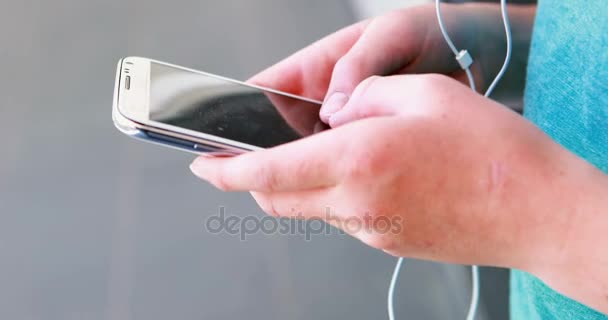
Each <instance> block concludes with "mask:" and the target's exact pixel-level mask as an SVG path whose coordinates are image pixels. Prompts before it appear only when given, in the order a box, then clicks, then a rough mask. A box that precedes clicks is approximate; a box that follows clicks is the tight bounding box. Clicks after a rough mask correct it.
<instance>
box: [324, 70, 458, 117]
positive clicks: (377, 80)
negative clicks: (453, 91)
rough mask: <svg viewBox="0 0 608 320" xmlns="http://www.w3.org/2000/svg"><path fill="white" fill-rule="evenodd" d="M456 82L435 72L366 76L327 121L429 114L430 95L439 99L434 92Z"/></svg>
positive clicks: (442, 90) (430, 106) (430, 105)
mask: <svg viewBox="0 0 608 320" xmlns="http://www.w3.org/2000/svg"><path fill="white" fill-rule="evenodd" d="M455 83H457V82H456V81H454V80H453V79H449V78H447V77H445V76H442V75H437V74H424V75H399V76H390V77H372V78H369V79H367V80H366V81H364V82H363V83H361V85H360V86H358V87H357V89H356V90H355V93H354V94H353V97H352V98H351V99H350V100H349V102H348V104H347V105H346V106H345V107H344V108H343V109H342V110H340V111H339V112H337V113H335V114H334V115H332V116H331V118H330V125H331V127H332V128H336V127H339V126H342V125H344V124H346V123H349V122H353V121H356V120H361V119H364V118H369V117H379V116H392V115H397V114H401V115H403V114H405V113H406V112H407V114H408V115H423V114H428V113H429V112H430V111H431V108H432V107H433V105H434V103H429V102H428V101H429V99H439V97H438V96H439V95H438V94H437V93H438V92H445V91H446V90H450V89H448V85H453V84H455ZM451 88H453V87H451ZM467 93H468V91H467ZM442 97H443V98H442V99H444V98H445V97H449V95H442ZM423 104H424V105H423Z"/></svg>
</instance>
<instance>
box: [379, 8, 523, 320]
mask: <svg viewBox="0 0 608 320" xmlns="http://www.w3.org/2000/svg"><path fill="white" fill-rule="evenodd" d="M435 11H436V13H437V21H438V22H439V29H440V30H441V34H442V35H443V38H444V39H445V42H446V43H447V44H448V46H449V47H450V50H452V52H453V53H454V55H455V56H456V60H457V61H458V63H459V64H460V66H461V67H462V69H463V70H464V71H465V73H466V75H467V78H468V80H469V85H470V86H471V89H472V90H473V91H476V89H475V79H474V78H473V74H472V72H471V68H470V66H471V64H472V63H473V59H472V58H471V55H470V54H469V53H468V51H466V50H462V51H458V49H456V46H455V45H454V43H453V42H452V39H451V38H450V36H449V35H448V33H447V31H446V29H445V26H444V24H443V19H442V17H441V0H435ZM500 11H501V15H502V21H503V25H504V28H505V35H506V38H507V52H506V55H505V60H504V63H503V65H502V67H501V69H500V71H499V72H498V74H497V75H496V77H495V78H494V81H492V83H491V84H490V86H489V87H488V89H487V90H486V92H485V94H484V96H486V97H489V96H490V94H492V92H493V91H494V89H495V88H496V86H497V85H498V82H499V81H500V79H502V77H503V76H504V74H505V72H506V71H507V68H508V66H509V62H510V61H511V53H512V50H513V40H512V35H511V26H510V24H509V14H508V12H507V1H506V0H500ZM402 264H403V258H399V259H398V260H397V265H396V266H395V271H393V276H392V278H391V283H390V286H389V289H388V318H389V320H395V310H394V307H393V300H394V297H395V287H396V285H397V280H398V279H399V272H400V271H401V265H402ZM471 281H472V290H471V303H470V305H469V311H468V312H467V317H466V319H467V320H474V319H475V314H476V312H477V305H478V304H479V267H478V266H471Z"/></svg>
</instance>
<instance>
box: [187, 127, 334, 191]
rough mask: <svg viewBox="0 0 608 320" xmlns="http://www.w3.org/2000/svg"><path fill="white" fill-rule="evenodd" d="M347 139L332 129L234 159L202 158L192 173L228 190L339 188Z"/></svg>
mask: <svg viewBox="0 0 608 320" xmlns="http://www.w3.org/2000/svg"><path fill="white" fill-rule="evenodd" d="M343 140H344V138H343V137H341V136H340V133H338V132H337V131H336V130H333V131H332V130H328V131H324V132H321V133H319V134H316V135H312V136H310V137H308V138H305V139H300V140H298V141H295V142H291V143H288V144H284V145H281V146H278V147H275V148H271V149H265V150H260V151H256V152H249V153H245V154H242V155H239V156H236V157H232V158H211V157H199V158H197V159H196V160H195V161H194V162H193V163H192V165H191V166H190V168H191V170H192V172H194V174H196V175H197V176H198V177H200V178H202V179H205V180H207V181H209V182H210V183H212V184H213V185H215V186H216V187H218V188H220V189H222V190H225V191H264V192H279V191H280V192H284V191H295V190H305V189H313V188H319V187H327V186H332V185H335V184H336V183H337V182H338V180H339V177H340V176H341V175H342V168H341V167H340V166H339V162H340V159H339V156H340V155H341V154H342V153H343V152H342V151H341V150H342V149H343V148H344V145H345V144H344V143H343Z"/></svg>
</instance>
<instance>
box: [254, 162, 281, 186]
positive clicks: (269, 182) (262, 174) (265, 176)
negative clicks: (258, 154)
mask: <svg viewBox="0 0 608 320" xmlns="http://www.w3.org/2000/svg"><path fill="white" fill-rule="evenodd" d="M254 175H255V179H257V185H258V187H259V188H260V189H262V190H270V191H272V190H275V189H276V188H277V187H278V179H277V175H276V173H275V170H273V169H272V166H271V165H270V162H265V163H263V164H261V165H260V166H258V167H257V168H256V169H255V171H254Z"/></svg>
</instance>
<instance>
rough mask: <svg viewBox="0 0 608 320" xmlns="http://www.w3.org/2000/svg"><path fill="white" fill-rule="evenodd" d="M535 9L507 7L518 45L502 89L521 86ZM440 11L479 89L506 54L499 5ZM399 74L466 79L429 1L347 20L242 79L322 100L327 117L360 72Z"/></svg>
mask: <svg viewBox="0 0 608 320" xmlns="http://www.w3.org/2000/svg"><path fill="white" fill-rule="evenodd" d="M534 12H535V7H534V6H513V7H511V8H509V13H510V15H511V20H512V24H513V25H514V27H513V32H514V41H515V43H514V44H515V48H516V49H519V50H515V51H516V55H515V56H514V58H513V62H512V65H511V67H510V71H509V72H508V73H507V75H506V76H505V81H504V82H506V83H511V84H514V85H511V86H510V87H511V88H507V89H510V90H508V91H516V92H521V91H523V83H524V74H525V72H523V71H524V69H525V64H526V58H525V57H527V48H528V42H529V33H530V30H531V26H532V21H533V17H534ZM442 13H443V17H444V20H445V25H446V28H447V30H448V33H449V34H450V36H451V37H452V39H453V40H454V42H455V44H456V46H457V47H458V48H463V49H467V50H468V51H469V52H470V53H471V54H472V55H473V58H474V60H475V62H474V64H473V66H472V67H471V69H472V71H473V74H474V76H475V81H476V84H477V88H479V90H485V88H487V87H488V86H489V84H490V82H491V81H492V79H493V77H494V75H495V74H496V73H497V72H498V70H499V69H500V67H501V65H502V62H503V59H504V54H505V41H504V31H503V29H502V28H503V26H502V23H500V8H499V7H498V6H497V5H488V4H471V5H442ZM522 48H523V49H525V50H522ZM517 52H519V53H520V55H517ZM405 73H441V74H445V75H448V76H451V77H453V78H455V79H457V80H459V81H461V82H465V83H466V81H467V80H466V76H465V74H464V71H463V70H461V69H460V67H459V66H458V64H457V62H456V60H455V58H454V55H453V53H452V52H451V51H450V50H449V48H448V46H447V44H446V43H445V40H444V39H443V37H442V35H441V32H440V30H439V26H438V23H437V18H436V16H435V7H434V5H424V6H418V7H412V8H407V9H402V10H399V11H395V12H393V13H390V14H387V15H385V16H381V17H378V18H374V19H371V20H367V21H362V22H360V23H357V24H355V25H352V26H349V27H347V28H345V29H342V30H340V31H338V32H336V33H334V34H332V35H330V36H328V37H326V38H324V39H322V40H320V41H318V42H316V43H314V44H312V45H311V46H309V47H308V48H305V49H304V50H301V51H300V52H297V53H296V54H294V55H292V56H291V57H289V58H287V59H285V60H283V61H282V62H280V63H278V64H276V65H275V66H273V67H271V68H269V69H267V70H265V71H263V72H261V73H259V74H258V75H256V76H254V77H253V78H252V79H250V80H249V81H250V82H252V83H255V84H257V85H261V86H264V87H269V88H273V89H277V90H280V91H285V92H289V93H293V94H297V95H301V96H305V97H308V98H311V99H315V100H323V101H324V104H323V107H322V108H321V110H320V117H321V120H323V121H324V122H326V123H327V122H328V119H329V116H330V115H331V114H333V113H335V112H336V111H338V110H339V109H341V107H342V106H344V105H345V104H346V102H347V101H348V99H349V97H350V95H351V94H352V92H353V90H354V89H355V87H356V86H357V85H358V84H359V83H361V82H362V81H363V80H365V79H366V78H368V77H370V76H373V75H394V74H405ZM509 78H510V79H509ZM502 87H503V88H502V89H505V86H502ZM499 89H500V88H499ZM503 92H504V90H503Z"/></svg>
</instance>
